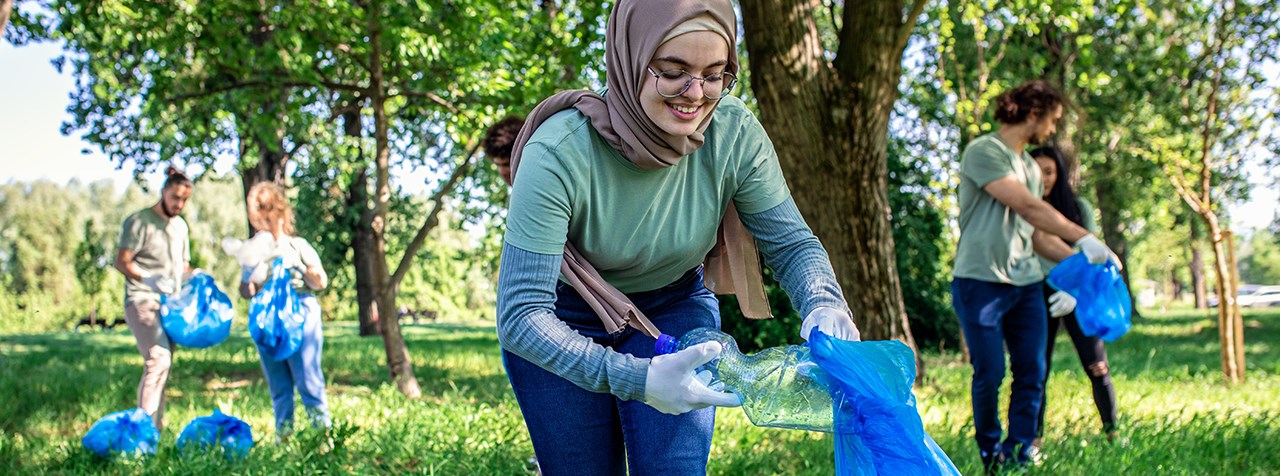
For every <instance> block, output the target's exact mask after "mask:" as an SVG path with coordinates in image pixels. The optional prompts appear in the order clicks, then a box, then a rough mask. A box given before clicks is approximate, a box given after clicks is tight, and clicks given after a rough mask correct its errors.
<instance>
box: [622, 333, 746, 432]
mask: <svg viewBox="0 0 1280 476" xmlns="http://www.w3.org/2000/svg"><path fill="white" fill-rule="evenodd" d="M720 351H721V347H720V343H719V342H704V343H701V344H698V345H695V346H693V347H689V348H687V349H684V350H681V351H679V352H676V353H674V354H666V355H659V356H656V357H654V358H653V359H651V360H650V361H649V372H648V374H647V375H646V376H645V383H644V402H645V403H647V404H649V406H651V407H653V408H654V409H656V410H658V411H660V412H662V413H666V414H668V415H680V414H683V413H686V412H689V411H692V410H697V409H699V408H706V407H709V406H712V405H715V406H718V407H736V406H739V405H742V399H740V398H738V396H737V395H734V394H732V393H725V392H717V391H714V390H711V389H710V388H707V385H706V384H704V383H703V381H702V380H701V379H699V376H698V375H695V374H694V370H695V369H697V368H698V367H700V366H702V364H705V363H707V362H710V361H711V360H712V359H715V358H716V356H718V355H720ZM707 374H708V375H703V376H702V378H703V379H710V377H711V376H710V375H709V374H710V373H709V372H708V373H707Z"/></svg>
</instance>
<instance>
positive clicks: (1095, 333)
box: [1048, 253, 1133, 342]
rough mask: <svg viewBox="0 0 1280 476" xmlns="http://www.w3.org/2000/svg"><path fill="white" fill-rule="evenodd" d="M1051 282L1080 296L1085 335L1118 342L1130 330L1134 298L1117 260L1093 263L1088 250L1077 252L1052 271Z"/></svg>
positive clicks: (1079, 315)
mask: <svg viewBox="0 0 1280 476" xmlns="http://www.w3.org/2000/svg"><path fill="white" fill-rule="evenodd" d="M1048 282H1049V286H1051V287H1053V288H1054V289H1057V290H1059V291H1063V292H1066V293H1067V294H1070V295H1071V297H1073V298H1076V311H1075V312H1076V321H1077V322H1079V323H1080V331H1081V332H1084V335H1087V336H1091V337H1101V338H1102V340H1105V341H1107V342H1114V341H1115V340H1116V339H1119V338H1120V336H1123V335H1124V334H1125V333H1126V332H1129V328H1130V327H1131V326H1132V323H1131V322H1130V319H1131V316H1132V315H1133V301H1132V300H1131V298H1130V297H1129V288H1128V287H1127V286H1125V284H1124V279H1123V278H1122V277H1121V276H1120V268H1118V267H1116V264H1115V263H1113V262H1111V261H1110V260H1108V261H1107V262H1106V263H1103V264H1090V263H1089V259H1088V258H1086V257H1085V256H1084V253H1076V254H1074V255H1071V256H1070V257H1068V258H1067V259H1064V260H1062V262H1061V263H1058V265H1057V266H1054V267H1053V269H1052V270H1050V271H1049V279H1048Z"/></svg>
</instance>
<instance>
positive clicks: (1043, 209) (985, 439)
mask: <svg viewBox="0 0 1280 476" xmlns="http://www.w3.org/2000/svg"><path fill="white" fill-rule="evenodd" d="M1066 102H1067V100H1066V98H1065V97H1064V96H1063V95H1062V93H1061V92H1059V91H1058V90H1057V89H1055V88H1054V87H1053V86H1052V85H1050V84H1049V83H1047V82H1045V81H1043V80H1035V81H1028V82H1027V83H1024V84H1022V85H1020V86H1018V87H1016V88H1014V89H1011V90H1009V91H1007V92H1005V93H1004V94H1001V95H1000V96H999V97H997V98H996V107H995V117H996V121H998V122H999V123H1000V127H999V129H997V130H996V131H994V132H991V133H989V134H985V135H983V136H981V137H978V138H977V139H974V140H973V142H970V143H969V145H968V146H967V147H965V149H964V153H963V154H962V155H961V158H960V186H959V201H958V204H959V207H960V219H959V224H960V242H959V244H958V245H957V246H956V261H955V266H954V269H953V271H952V274H953V276H954V279H953V280H952V281H951V304H952V306H954V307H955V310H956V316H958V317H959V318H960V324H961V329H962V330H963V332H964V337H965V345H966V346H967V348H968V350H969V357H970V363H971V364H972V365H973V381H972V387H971V394H972V398H973V427H974V440H976V441H977V443H978V451H979V454H980V456H981V457H982V462H983V466H984V469H986V471H987V472H988V473H995V472H998V471H999V470H1000V467H1001V466H1002V465H1004V464H1005V463H1006V462H1009V463H1012V464H1018V465H1024V464H1029V463H1032V462H1034V461H1035V460H1036V459H1037V457H1038V456H1037V453H1038V451H1037V448H1036V447H1035V445H1034V443H1035V439H1036V421H1037V420H1036V419H1037V417H1038V415H1039V413H1040V404H1041V402H1042V400H1043V399H1044V395H1043V393H1044V371H1045V370H1044V369H1045V363H1044V347H1045V334H1046V333H1047V332H1048V329H1047V328H1046V327H1047V326H1046V324H1045V320H1044V315H1045V312H1047V311H1046V310H1045V304H1044V297H1043V296H1042V294H1041V293H1042V287H1041V286H1042V284H1041V283H1042V282H1043V281H1044V271H1043V270H1042V269H1041V268H1040V261H1039V260H1038V259H1037V257H1036V253H1037V251H1038V250H1039V248H1040V245H1041V242H1044V241H1048V240H1044V239H1041V238H1042V237H1049V236H1052V237H1057V238H1060V239H1061V240H1062V241H1065V242H1068V243H1075V244H1076V245H1078V246H1080V249H1081V250H1082V251H1083V252H1084V253H1085V255H1086V256H1088V258H1089V262H1091V263H1103V262H1106V260H1107V259H1109V258H1110V257H1111V256H1112V255H1113V253H1111V250H1110V249H1109V248H1107V246H1106V245H1104V244H1103V243H1102V242H1101V241H1100V240H1098V238H1097V237H1095V236H1094V235H1093V234H1092V233H1089V232H1088V231H1087V230H1085V229H1084V228H1083V227H1081V226H1080V225H1077V224H1076V223H1074V222H1072V221H1071V220H1069V219H1067V218H1066V217H1064V216H1062V213H1060V212H1059V211H1058V210H1056V209H1054V208H1053V206H1051V205H1049V204H1048V203H1047V202H1045V201H1044V200H1043V199H1042V198H1041V197H1042V196H1043V194H1044V188H1043V187H1044V186H1043V185H1042V183H1041V177H1040V168H1039V167H1037V166H1036V163H1035V161H1034V160H1033V159H1032V158H1031V156H1030V155H1029V154H1027V152H1026V148H1027V146H1028V145H1038V144H1041V143H1044V141H1046V140H1048V139H1049V137H1051V136H1052V135H1053V133H1054V132H1055V131H1056V130H1057V121H1058V120H1060V119H1061V118H1062V114H1063V110H1064V109H1065V107H1064V106H1065V105H1066ZM1068 251H1069V250H1068ZM1069 298H1070V297H1069V296H1067V295H1066V294H1065V293H1062V294H1060V295H1058V294H1055V296H1054V299H1053V301H1054V302H1055V303H1057V302H1065V300H1066V299H1069ZM1006 353H1007V354H1008V362H1009V365H1008V368H1009V370H1010V371H1011V373H1012V374H1013V384H1012V385H1011V386H1010V390H1009V413H1008V421H1009V431H1008V435H1007V436H1006V435H1004V428H1002V427H1001V423H1000V415H999V402H1000V398H999V393H1000V387H1001V384H1002V383H1003V382H1004V378H1005V370H1006V367H1005V355H1006ZM1002 436H1004V439H1003V441H1002V440H1001V437H1002Z"/></svg>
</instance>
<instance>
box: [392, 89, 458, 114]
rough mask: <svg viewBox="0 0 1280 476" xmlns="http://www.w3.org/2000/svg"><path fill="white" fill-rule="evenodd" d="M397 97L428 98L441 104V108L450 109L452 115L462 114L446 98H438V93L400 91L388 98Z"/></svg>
mask: <svg viewBox="0 0 1280 476" xmlns="http://www.w3.org/2000/svg"><path fill="white" fill-rule="evenodd" d="M395 96H406V97H411V98H426V99H430V100H431V101H432V102H435V103H436V104H439V105H441V106H444V107H445V109H448V110H449V112H452V113H454V114H461V113H460V112H458V108H457V107H455V106H454V105H453V103H451V102H449V101H446V100H445V99H444V98H442V97H440V96H437V95H436V93H433V92H425V93H422V92H417V91H404V90H400V91H396V92H395V93H393V94H389V95H388V96H387V97H395Z"/></svg>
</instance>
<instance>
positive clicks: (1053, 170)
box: [1036, 156, 1058, 197]
mask: <svg viewBox="0 0 1280 476" xmlns="http://www.w3.org/2000/svg"><path fill="white" fill-rule="evenodd" d="M1036 164H1037V165H1039V166H1040V181H1041V182H1044V192H1043V193H1041V195H1042V196H1044V197H1048V196H1049V191H1051V190H1053V184H1055V183H1057V182H1058V164H1056V163H1054V161H1053V159H1052V158H1050V157H1044V156H1040V157H1036Z"/></svg>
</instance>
